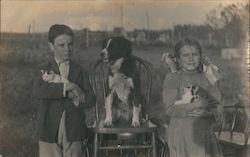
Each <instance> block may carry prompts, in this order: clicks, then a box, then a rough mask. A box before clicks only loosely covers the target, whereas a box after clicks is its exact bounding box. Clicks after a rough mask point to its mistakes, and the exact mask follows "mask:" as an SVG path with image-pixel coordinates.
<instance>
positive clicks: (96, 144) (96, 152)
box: [94, 133, 98, 157]
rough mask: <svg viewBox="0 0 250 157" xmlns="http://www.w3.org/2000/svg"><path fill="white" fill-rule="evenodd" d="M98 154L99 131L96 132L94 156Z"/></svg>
mask: <svg viewBox="0 0 250 157" xmlns="http://www.w3.org/2000/svg"><path fill="white" fill-rule="evenodd" d="M97 154H98V133H95V141H94V157H97Z"/></svg>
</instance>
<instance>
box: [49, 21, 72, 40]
mask: <svg viewBox="0 0 250 157" xmlns="http://www.w3.org/2000/svg"><path fill="white" fill-rule="evenodd" d="M62 34H66V35H70V36H72V37H74V33H73V30H72V29H71V28H70V27H69V26H66V25H63V24H55V25H52V26H51V27H50V29H49V33H48V38H49V42H50V43H53V44H54V39H55V38H56V37H58V36H59V35H62Z"/></svg>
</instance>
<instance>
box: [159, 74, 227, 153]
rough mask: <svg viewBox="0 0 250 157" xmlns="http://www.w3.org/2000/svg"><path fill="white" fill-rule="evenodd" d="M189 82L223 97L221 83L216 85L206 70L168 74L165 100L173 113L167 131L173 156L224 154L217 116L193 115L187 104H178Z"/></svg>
mask: <svg viewBox="0 0 250 157" xmlns="http://www.w3.org/2000/svg"><path fill="white" fill-rule="evenodd" d="M188 85H193V86H198V87H201V88H203V89H205V90H206V91H207V92H208V93H210V94H211V95H212V96H213V98H214V99H216V100H218V101H219V100H220V97H221V95H220V92H219V90H218V88H217V86H216V85H214V86H212V85H211V84H210V83H209V82H208V80H207V79H206V77H205V75H204V74H203V73H190V72H184V71H180V73H169V74H167V76H166V78H165V81H164V86H163V102H164V104H165V106H166V113H167V114H168V115H169V116H170V117H171V120H170V124H169V126H168V129H167V132H166V135H167V143H168V146H169V151H170V157H222V153H221V150H220V148H219V144H218V141H217V139H216V136H215V134H214V132H213V126H212V125H213V123H214V122H215V121H214V117H213V116H207V117H206V116H205V117H191V116H188V114H187V113H188V111H189V110H188V108H187V107H186V106H185V105H178V106H177V105H174V102H175V101H176V100H179V99H180V98H181V95H183V88H184V87H186V86H188ZM186 105H188V104H186Z"/></svg>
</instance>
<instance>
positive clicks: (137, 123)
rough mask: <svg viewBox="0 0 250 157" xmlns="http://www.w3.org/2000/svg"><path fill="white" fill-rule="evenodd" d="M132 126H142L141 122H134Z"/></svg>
mask: <svg viewBox="0 0 250 157" xmlns="http://www.w3.org/2000/svg"><path fill="white" fill-rule="evenodd" d="M131 125H132V126H133V127H139V126H140V125H141V124H140V122H139V120H133V121H132V124H131Z"/></svg>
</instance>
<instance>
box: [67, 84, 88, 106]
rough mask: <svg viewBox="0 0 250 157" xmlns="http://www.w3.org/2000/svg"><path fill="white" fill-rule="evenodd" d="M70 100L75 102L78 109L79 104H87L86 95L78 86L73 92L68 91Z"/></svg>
mask: <svg viewBox="0 0 250 157" xmlns="http://www.w3.org/2000/svg"><path fill="white" fill-rule="evenodd" d="M68 98H70V99H72V100H73V101H74V105H75V106H76V107H78V106H79V103H85V94H84V93H83V91H82V90H81V89H80V88H79V87H78V86H77V85H75V86H74V87H73V89H72V90H70V91H68Z"/></svg>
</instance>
